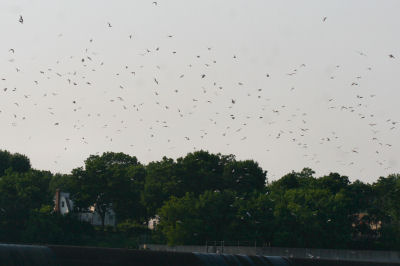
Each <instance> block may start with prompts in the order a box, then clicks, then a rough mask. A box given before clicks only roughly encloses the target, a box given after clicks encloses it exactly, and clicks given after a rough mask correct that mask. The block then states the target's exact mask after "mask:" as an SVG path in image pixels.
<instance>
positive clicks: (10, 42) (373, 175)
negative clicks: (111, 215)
mask: <svg viewBox="0 0 400 266" xmlns="http://www.w3.org/2000/svg"><path fill="white" fill-rule="evenodd" d="M152 2H153V1H152V0H149V1H132V0H129V1H103V0H96V1H94V0H93V1H88V0H69V1H65V0H64V1H60V0H40V1H39V0H25V1H19V0H17V1H16V0H2V1H0V31H1V40H2V41H1V42H0V78H1V79H0V125H1V131H0V137H1V138H0V139H1V143H0V144H1V146H0V149H7V150H9V151H11V152H20V153H23V154H26V155H27V156H29V157H30V159H31V162H32V164H33V167H35V168H38V169H43V170H51V171H52V172H63V173H68V172H70V171H71V169H73V168H75V167H79V166H82V165H83V161H84V160H85V159H86V158H87V157H88V156H89V155H90V154H96V153H99V154H101V153H102V152H105V151H116V152H125V153H128V154H131V155H135V156H137V157H138V159H139V160H140V161H141V162H143V163H147V162H149V161H153V160H160V159H161V158H162V156H164V155H165V156H168V157H172V158H177V157H179V156H183V155H185V154H186V153H187V152H191V151H194V150H199V149H205V150H209V151H210V152H220V153H222V154H235V155H236V156H237V158H238V159H254V160H256V161H257V162H259V164H260V165H261V166H262V167H263V168H264V169H265V170H267V171H268V172H269V174H268V178H269V180H274V179H276V178H279V177H280V176H282V175H283V174H285V173H287V172H290V171H291V170H296V171H297V170H301V169H302V168H303V167H311V168H312V169H314V170H315V171H316V172H317V175H322V174H327V173H329V172H335V171H336V172H339V173H341V174H344V175H348V176H349V177H350V179H351V180H355V179H361V180H363V181H366V182H373V181H375V180H376V179H377V178H378V177H379V176H385V175H387V174H389V173H395V172H399V171H400V164H399V160H398V159H399V154H400V144H399V143H398V141H397V140H398V139H399V135H400V134H399V133H400V110H399V108H398V99H399V96H400V93H399V77H400V35H399V34H398V29H399V28H400V17H399V16H398V14H397V13H398V11H399V10H400V1H398V0H392V1H389V0H387V1H378V0H376V1H367V0H360V1H345V0H343V1H320V0H315V1H266V0H252V1H248V0H230V1H222V0H219V1H216V0H203V1H191V0H160V1H158V4H157V5H154V4H153V3H152ZM20 15H22V16H23V19H24V22H23V24H21V23H19V21H18V20H19V16H20ZM324 17H327V19H326V20H325V21H323V18H324ZM108 23H110V24H111V27H109V25H108ZM130 35H132V38H130ZM170 36H172V37H170ZM10 49H14V50H13V51H10ZM389 55H393V56H394V57H395V58H390V56H389ZM82 59H84V60H82ZM202 75H205V76H204V78H203V77H202ZM156 80H157V82H158V84H157V83H156ZM233 102H234V103H233Z"/></svg>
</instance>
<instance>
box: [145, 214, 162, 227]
mask: <svg viewBox="0 0 400 266" xmlns="http://www.w3.org/2000/svg"><path fill="white" fill-rule="evenodd" d="M159 223H160V216H158V215H155V216H154V217H153V218H151V219H150V220H149V221H148V223H147V228H149V229H150V230H154V229H156V226H157V225H158V224H159Z"/></svg>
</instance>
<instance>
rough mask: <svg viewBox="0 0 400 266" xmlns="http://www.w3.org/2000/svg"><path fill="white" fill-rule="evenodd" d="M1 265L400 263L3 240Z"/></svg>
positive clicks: (242, 265) (256, 265)
mask: <svg viewBox="0 0 400 266" xmlns="http://www.w3.org/2000/svg"><path fill="white" fill-rule="evenodd" d="M0 265H5V266H11V265H12V266H14V265H18V266H26V265H33V266H36V265H37V266H39V265H40V266H56V265H57V266H70V265H74V266H75V265H83V266H92V265H93V266H94V265H96V266H111V265H132V266H181V265H182V266H267V265H268V266H270V265H274V266H289V265H299V266H312V265H327V266H329V265H341V266H346V265H360V266H363V265H365V266H369V265H371V266H372V265H378V266H385V265H399V264H398V263H389V262H382V263H379V262H368V261H346V260H328V259H317V258H308V259H305V258H287V257H281V256H261V255H257V256H251V255H250V256H248V255H233V254H215V253H197V252H170V251H147V250H129V249H112V248H90V247H70V246H26V245H7V244H0Z"/></svg>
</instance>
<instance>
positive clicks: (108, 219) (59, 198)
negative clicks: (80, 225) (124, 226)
mask: <svg viewBox="0 0 400 266" xmlns="http://www.w3.org/2000/svg"><path fill="white" fill-rule="evenodd" d="M54 203H55V206H54V211H55V212H59V213H60V214H62V215H66V214H68V213H70V212H72V211H73V210H74V202H73V201H72V199H71V198H70V193H67V192H61V191H60V190H59V189H57V190H56V195H55V197H54ZM77 216H78V218H79V220H80V221H86V222H89V223H91V224H92V225H96V226H100V225H101V217H100V215H99V213H98V212H97V211H96V206H90V207H89V208H88V209H87V210H86V211H81V212H78V213H77ZM116 224H117V220H116V217H115V212H114V210H112V209H111V210H109V211H108V212H107V213H106V215H105V218H104V225H105V226H113V227H115V226H116Z"/></svg>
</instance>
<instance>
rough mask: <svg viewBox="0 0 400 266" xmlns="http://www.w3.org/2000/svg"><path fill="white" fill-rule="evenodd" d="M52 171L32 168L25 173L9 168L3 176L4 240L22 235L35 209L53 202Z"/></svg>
mask: <svg viewBox="0 0 400 266" xmlns="http://www.w3.org/2000/svg"><path fill="white" fill-rule="evenodd" d="M50 179H51V173H49V172H45V171H37V170H30V171H28V172H24V173H18V172H12V171H11V169H8V170H7V171H6V173H5V175H3V176H2V177H0V227H1V228H2V229H3V230H4V232H3V234H2V235H1V236H2V237H3V240H9V241H10V240H15V239H19V234H20V232H21V230H22V229H23V228H24V227H25V226H26V222H27V220H28V218H29V215H30V213H31V212H32V211H34V210H36V209H40V208H41V206H42V205H50V204H52V197H51V195H50V193H48V187H49V182H50Z"/></svg>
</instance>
